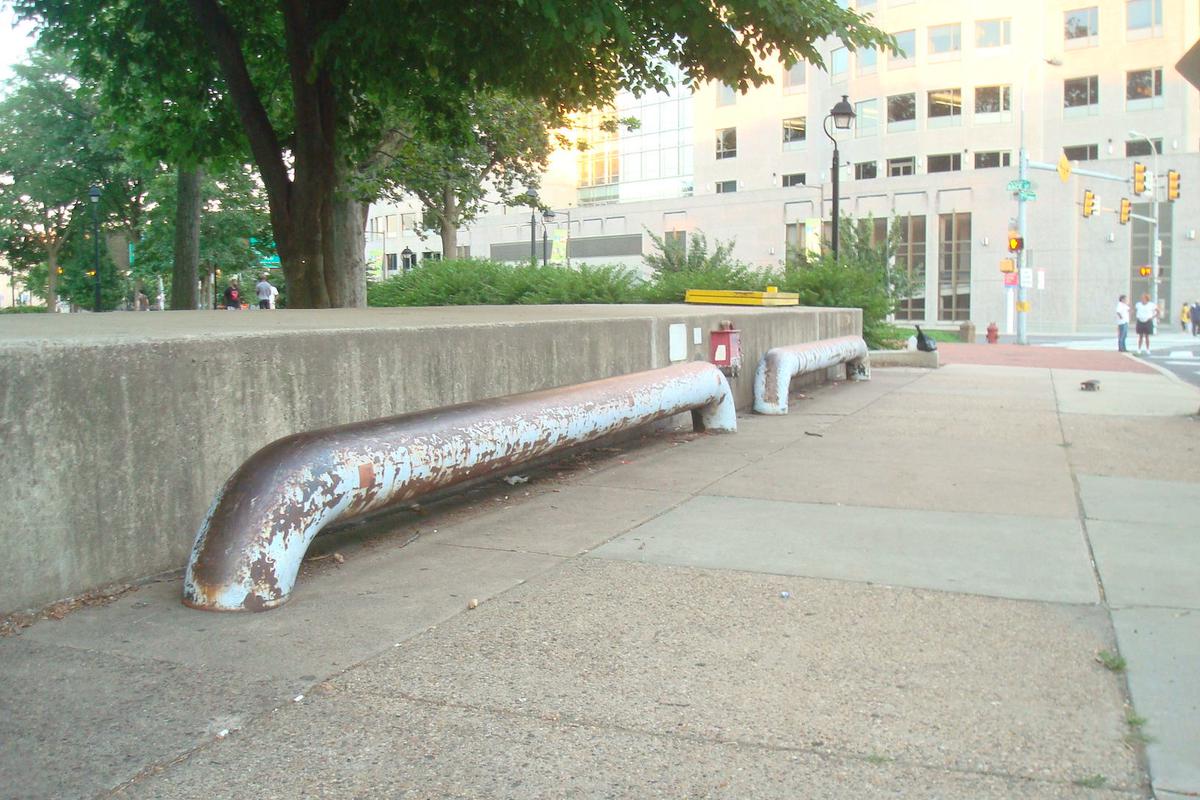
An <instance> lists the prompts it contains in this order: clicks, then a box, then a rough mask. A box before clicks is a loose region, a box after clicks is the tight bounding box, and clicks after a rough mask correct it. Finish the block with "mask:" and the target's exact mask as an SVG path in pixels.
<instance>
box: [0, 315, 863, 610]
mask: <svg viewBox="0 0 1200 800" xmlns="http://www.w3.org/2000/svg"><path fill="white" fill-rule="evenodd" d="M722 319H731V320H733V321H734V322H735V324H736V325H737V327H739V328H741V329H742V331H743V333H742V342H743V347H744V348H745V351H744V352H745V359H746V361H745V364H746V366H745V368H744V369H743V372H742V374H741V376H740V377H739V378H736V379H734V380H732V381H731V383H732V386H733V389H734V392H735V395H736V398H737V402H738V405H739V407H745V406H748V405H749V404H750V400H751V395H752V381H753V371H754V370H753V368H754V365H755V364H756V363H757V360H758V359H759V358H760V357H761V355H762V354H763V352H765V350H766V349H768V348H770V347H772V346H776V345H783V344H794V343H799V342H805V341H811V340H813V339H817V338H825V337H830V336H838V335H845V334H850V333H857V332H859V331H860V330H861V314H860V312H859V311H858V310H857V309H855V310H837V309H738V308H712V307H693V306H682V305H680V306H543V307H521V308H483V307H479V308H452V309H370V310H365V311H359V310H337V311H323V312H320V311H319V312H311V311H283V312H257V311H256V312H241V313H238V312H221V311H212V312H183V313H177V312H167V313H144V314H136V313H112V314H104V315H88V314H72V315H54V316H47V317H43V316H42V315H23V316H20V317H12V318H7V319H0V440H2V441H3V447H0V498H3V501H4V506H5V511H4V522H3V524H2V525H0V553H3V558H0V613H6V612H9V611H13V610H18V609H22V608H27V607H31V606H37V605H41V604H43V603H46V602H50V601H53V600H56V599H59V598H61V597H65V596H69V595H72V594H76V593H79V592H81V591H84V590H87V589H90V588H94V587H98V586H102V585H105V584H108V583H112V582H118V581H127V580H131V579H136V578H138V577H142V576H147V575H152V574H155V573H158V572H162V571H166V570H171V569H177V568H179V567H182V566H183V564H184V562H185V560H186V557H187V553H188V551H189V548H190V546H191V544H192V540H193V537H194V535H195V532H196V529H197V527H198V525H199V523H200V520H201V518H202V516H203V514H204V512H205V511H206V510H207V508H208V506H209V504H210V503H211V502H212V499H213V496H214V494H215V493H216V491H217V489H218V488H219V486H220V485H221V483H222V482H223V481H224V480H225V479H226V477H228V475H229V474H230V473H231V472H232V471H233V470H234V469H235V468H236V467H237V466H238V465H239V464H240V463H241V462H242V461H243V460H245V459H246V457H248V456H249V455H250V454H251V453H253V452H254V451H255V450H257V449H258V448H260V447H262V446H263V445H265V444H267V443H268V442H270V441H272V440H274V439H277V438H279V437H281V436H285V435H287V434H290V433H294V432H297V431H302V430H309V429H313V428H320V427H326V426H330V425H338V424H342V423H348V422H355V421H359V420H366V419H374V418H377V417H384V416H391V415H395V414H401V413H405V412H410V411H417V410H421V409H426V408H432V407H437V406H445V405H450V404H453V403H459V402H465V401H469V400H477V399H481V398H486V397H495V396H500V395H505V394H511V393H516V392H524V391H532V390H536V389H543V388H548V387H553V386H560V385H566V384H572V383H579V382H582V381H587V380H593V379H597V378H603V377H607V376H611V375H618V374H623V373H628V372H635V371H638V370H644V369H650V368H654V367H662V366H666V365H667V364H668V363H670V362H669V360H668V328H669V326H670V325H671V324H672V323H684V324H686V325H687V326H688V337H687V341H688V353H687V359H704V358H707V355H708V332H709V331H710V330H712V329H714V328H715V327H717V323H718V322H719V321H720V320H722ZM696 327H698V328H699V329H700V330H701V332H702V343H701V344H699V345H694V344H692V329H693V328H696Z"/></svg>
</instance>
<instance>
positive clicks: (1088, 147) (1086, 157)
mask: <svg viewBox="0 0 1200 800" xmlns="http://www.w3.org/2000/svg"><path fill="white" fill-rule="evenodd" d="M1063 155H1064V156H1066V157H1067V161H1095V160H1096V159H1097V158H1099V157H1100V146H1099V145H1094V144H1073V145H1071V146H1069V147H1064V148H1063Z"/></svg>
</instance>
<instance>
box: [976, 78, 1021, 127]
mask: <svg viewBox="0 0 1200 800" xmlns="http://www.w3.org/2000/svg"><path fill="white" fill-rule="evenodd" d="M1011 111H1012V87H1011V86H976V87H975V114H976V116H979V115H994V116H987V117H985V119H981V120H976V121H977V122H1001V121H1007V120H1008V119H1009V118H1010V117H1011V114H1010V112H1011Z"/></svg>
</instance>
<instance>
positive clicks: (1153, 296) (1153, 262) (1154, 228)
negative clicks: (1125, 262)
mask: <svg viewBox="0 0 1200 800" xmlns="http://www.w3.org/2000/svg"><path fill="white" fill-rule="evenodd" d="M1129 135H1130V136H1131V137H1133V138H1134V139H1141V140H1142V141H1144V142H1145V143H1146V144H1148V145H1149V146H1150V157H1151V158H1153V159H1154V161H1153V166H1152V167H1151V169H1153V170H1154V181H1153V183H1151V184H1150V216H1151V217H1152V218H1153V219H1154V222H1152V223H1150V238H1151V243H1150V302H1151V303H1153V304H1154V305H1155V306H1156V307H1157V306H1158V249H1159V247H1161V245H1160V244H1159V239H1158V148H1157V147H1155V146H1154V142H1152V141H1150V137H1148V136H1146V135H1145V134H1144V133H1138V132H1137V131H1130V132H1129ZM1157 327H1158V325H1157V319H1156V320H1155V328H1156V329H1157Z"/></svg>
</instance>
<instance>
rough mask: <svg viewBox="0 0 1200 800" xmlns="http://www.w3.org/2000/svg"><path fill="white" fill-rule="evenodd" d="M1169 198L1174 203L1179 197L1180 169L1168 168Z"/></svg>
mask: <svg viewBox="0 0 1200 800" xmlns="http://www.w3.org/2000/svg"><path fill="white" fill-rule="evenodd" d="M1167 199H1168V200H1170V201H1171V202H1172V203H1173V202H1175V201H1176V200H1178V199H1179V170H1175V169H1169V170H1167Z"/></svg>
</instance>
